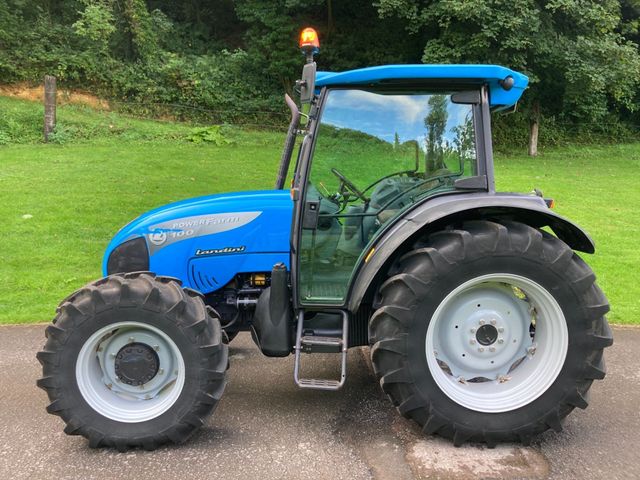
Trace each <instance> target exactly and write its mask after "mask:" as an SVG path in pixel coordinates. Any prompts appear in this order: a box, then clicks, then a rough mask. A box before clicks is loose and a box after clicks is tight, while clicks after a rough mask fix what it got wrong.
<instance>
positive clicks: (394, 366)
mask: <svg viewBox="0 0 640 480" xmlns="http://www.w3.org/2000/svg"><path fill="white" fill-rule="evenodd" d="M378 295H379V296H378V305H377V306H378V307H379V308H378V309H377V310H376V312H375V313H374V315H373V317H372V319H371V322H370V339H371V343H372V345H373V348H372V351H371V355H372V362H373V366H374V370H375V372H376V374H377V376H378V378H379V380H380V384H381V386H382V388H383V390H384V391H385V392H386V393H387V394H388V395H389V397H390V399H391V401H392V402H393V403H394V405H396V406H397V407H398V409H399V411H400V412H401V413H402V414H403V415H404V416H406V417H408V418H412V419H413V420H415V421H416V422H418V423H419V424H420V425H421V426H422V427H423V431H424V432H425V433H427V434H436V433H437V434H439V435H442V436H444V437H447V438H451V439H453V442H454V444H455V445H460V444H462V443H463V442H465V441H477V442H486V443H487V444H488V445H489V446H494V445H495V444H496V443H497V442H502V441H518V440H519V441H521V442H523V443H525V444H528V443H529V442H530V441H531V439H532V438H533V437H534V436H535V435H537V434H539V433H541V432H543V431H545V430H547V429H549V428H553V429H554V430H556V431H560V430H561V429H562V425H561V421H562V419H564V417H566V416H567V415H568V414H569V413H570V412H571V411H572V410H573V408H574V407H580V408H586V406H587V398H588V397H587V394H588V390H589V388H590V386H591V384H592V382H593V380H594V379H602V378H604V375H605V365H604V359H603V348H605V347H607V346H609V345H611V344H612V341H613V340H612V335H611V330H610V328H609V326H608V324H607V321H606V319H605V318H604V315H605V314H606V312H607V311H608V310H609V305H608V303H607V300H606V298H605V297H604V295H603V294H602V292H601V290H600V289H599V288H598V287H597V285H596V284H595V275H594V274H593V272H592V271H591V269H590V268H589V267H588V266H587V265H586V264H585V263H584V262H583V261H582V259H581V258H580V257H579V256H577V255H576V254H575V253H573V251H572V250H571V249H570V248H569V247H568V246H567V245H566V244H564V243H563V242H562V241H560V240H559V239H557V238H556V237H554V236H552V235H550V234H548V233H546V232H544V231H540V230H537V229H534V228H531V227H529V226H526V225H524V224H520V223H515V222H504V223H502V224H498V223H494V222H489V221H475V222H468V223H465V224H464V225H462V227H461V228H460V229H452V230H446V231H442V232H438V233H434V234H432V235H430V236H428V237H427V238H426V239H425V240H424V241H423V242H420V243H419V244H417V245H415V248H414V249H413V250H411V251H410V252H408V253H407V254H405V255H404V256H402V257H401V258H400V259H399V260H398V261H397V262H396V263H395V265H394V266H393V267H392V269H391V271H390V272H389V278H388V279H387V280H386V281H385V282H384V283H383V284H382V286H381V287H380V289H379V294H378Z"/></svg>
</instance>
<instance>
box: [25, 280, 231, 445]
mask: <svg viewBox="0 0 640 480" xmlns="http://www.w3.org/2000/svg"><path fill="white" fill-rule="evenodd" d="M46 336H47V342H46V344H45V347H44V349H43V351H41V352H39V353H38V355H37V357H38V360H39V361H40V363H41V364H42V366H43V378H41V379H40V380H38V386H39V387H41V388H43V389H44V390H45V391H46V392H47V394H48V396H49V399H50V400H51V403H50V405H49V406H48V407H47V411H48V412H49V413H52V414H54V415H59V416H60V417H62V419H63V420H64V421H65V423H66V428H65V430H64V431H65V433H67V434H69V435H82V436H84V437H86V438H87V439H88V440H89V445H90V446H91V447H100V446H107V447H115V448H117V449H118V450H120V451H125V450H127V449H129V448H132V447H142V448H145V449H147V450H153V449H155V448H157V447H158V446H160V445H162V444H164V443H169V442H173V443H181V442H184V441H185V440H186V439H187V438H189V436H190V435H191V434H192V433H193V432H194V431H195V430H196V429H197V428H198V427H200V426H201V425H203V423H204V420H205V419H206V418H207V417H208V416H209V415H210V414H211V413H212V412H213V410H214V409H215V407H216V406H217V404H218V400H219V399H220V397H221V396H222V393H223V390H224V387H225V382H226V380H225V372H226V368H227V364H228V363H227V362H228V348H227V345H226V344H225V342H224V340H223V339H224V334H223V332H222V329H221V328H220V322H219V319H218V316H217V314H216V313H215V311H214V310H213V309H211V308H208V307H205V305H204V303H203V301H202V298H201V296H200V294H198V293H197V292H195V291H193V290H189V289H183V288H181V286H180V283H179V281H178V280H176V279H172V278H167V277H157V276H155V275H154V274H152V273H140V272H138V273H127V274H118V275H112V276H109V277H106V278H103V279H101V280H98V281H96V282H93V283H91V284H90V285H88V286H87V287H84V288H82V289H81V290H79V291H77V292H76V293H74V294H72V295H71V296H70V297H68V298H67V299H66V300H64V301H63V302H62V304H61V305H60V307H59V308H58V313H57V315H56V318H55V319H54V320H53V325H50V326H49V327H47V330H46Z"/></svg>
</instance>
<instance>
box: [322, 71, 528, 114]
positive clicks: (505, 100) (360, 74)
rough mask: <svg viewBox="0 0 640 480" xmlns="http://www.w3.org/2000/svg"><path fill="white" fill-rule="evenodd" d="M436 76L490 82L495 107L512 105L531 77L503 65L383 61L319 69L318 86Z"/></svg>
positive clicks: (453, 80) (402, 81)
mask: <svg viewBox="0 0 640 480" xmlns="http://www.w3.org/2000/svg"><path fill="white" fill-rule="evenodd" d="M507 77H512V78H513V87H512V88H511V89H509V90H505V89H504V88H503V87H502V85H501V84H500V82H501V81H502V80H504V79H506V78H507ZM429 80H433V81H435V82H437V83H438V84H442V83H443V82H445V84H446V83H449V82H450V83H451V84H456V85H459V84H465V85H466V84H471V85H482V84H487V85H488V86H489V104H490V105H491V107H492V108H498V109H503V108H508V107H510V106H512V105H514V104H515V103H516V102H517V101H518V100H519V99H520V97H521V96H522V92H524V90H525V88H527V84H528V83H529V78H528V77H527V76H526V75H523V74H521V73H518V72H516V71H514V70H511V69H509V68H506V67H501V66H499V65H383V66H380V67H368V68H360V69H358V70H348V71H346V72H318V73H317V74H316V88H322V87H334V86H354V85H368V86H374V85H380V84H384V85H393V84H406V83H408V82H409V81H412V82H411V83H423V82H425V83H426V82H428V81H429Z"/></svg>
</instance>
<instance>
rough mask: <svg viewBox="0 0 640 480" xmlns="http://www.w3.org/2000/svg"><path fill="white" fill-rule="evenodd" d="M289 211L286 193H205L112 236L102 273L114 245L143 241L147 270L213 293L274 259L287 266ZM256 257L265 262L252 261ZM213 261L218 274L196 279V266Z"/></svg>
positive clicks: (156, 211)
mask: <svg viewBox="0 0 640 480" xmlns="http://www.w3.org/2000/svg"><path fill="white" fill-rule="evenodd" d="M292 210H293V202H292V201H291V197H290V194H289V192H288V191H287V190H268V191H253V192H235V193H224V194H219V195H208V196H205V197H198V198H193V199H188V200H182V201H179V202H176V203H171V204H168V205H165V206H163V207H160V208H156V209H154V210H151V211H149V212H147V213H144V214H142V215H141V216H139V217H138V218H136V219H135V220H133V221H132V222H130V223H129V224H127V225H126V226H125V227H123V228H122V229H121V230H120V231H119V232H118V233H117V234H116V236H115V237H114V238H113V240H112V241H111V243H110V244H109V246H108V247H107V250H106V252H105V256H104V261H103V270H104V274H105V275H107V274H109V273H113V272H108V261H109V257H110V255H111V254H112V252H114V250H117V247H118V246H120V245H121V244H123V243H125V242H128V241H130V240H133V239H136V238H143V239H144V244H143V243H142V242H141V241H138V243H139V244H140V245H145V244H146V248H147V251H148V255H149V270H150V271H152V272H155V273H157V274H160V275H169V276H174V277H178V278H181V279H185V278H190V277H191V278H193V276H194V275H196V278H195V279H197V280H198V281H196V282H189V283H191V284H192V285H187V286H192V287H193V288H198V289H199V290H201V291H205V293H206V290H215V289H216V288H213V287H220V286H223V285H224V284H226V283H227V282H228V281H229V280H230V279H231V278H233V276H234V275H235V274H237V273H242V272H243V271H248V272H252V271H262V269H265V270H266V271H270V270H271V267H272V266H273V264H274V263H277V261H282V262H283V263H285V264H286V265H288V263H289V237H290V231H291V218H292ZM115 254H118V252H115ZM256 254H262V255H257V256H256ZM223 258H224V259H226V260H225V261H224V262H220V259H223ZM249 258H251V261H249V262H248V263H251V265H247V266H246V268H247V270H244V266H243V265H239V263H242V262H244V263H247V262H246V261H247V260H248V259H249ZM258 258H260V259H261V260H264V261H263V262H261V261H257V262H256V260H257V259H258ZM196 260H199V261H198V262H197V261H196ZM213 260H215V262H214V263H218V264H220V265H218V267H220V268H219V271H218V272H217V275H216V276H215V278H213V279H212V278H206V279H202V281H200V279H198V278H197V271H196V270H197V269H196V266H197V265H200V264H201V263H202V264H204V263H206V262H208V263H211V262H212V261H213ZM274 260H276V261H274ZM272 262H273V263H272ZM263 263H264V265H263ZM222 264H224V268H222V267H223V265H222ZM267 267H268V268H267ZM210 269H211V265H208V268H207V270H210ZM209 276H210V275H209ZM203 286H206V287H207V288H203ZM209 287H211V288H209Z"/></svg>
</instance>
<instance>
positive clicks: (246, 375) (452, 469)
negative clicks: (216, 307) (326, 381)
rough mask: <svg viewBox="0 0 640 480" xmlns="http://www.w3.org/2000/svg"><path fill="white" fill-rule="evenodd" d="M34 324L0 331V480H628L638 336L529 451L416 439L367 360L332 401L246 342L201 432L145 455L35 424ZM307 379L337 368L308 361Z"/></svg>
mask: <svg viewBox="0 0 640 480" xmlns="http://www.w3.org/2000/svg"><path fill="white" fill-rule="evenodd" d="M43 333H44V326H43V325H35V326H5V327H0V479H3V480H5V479H6V480H9V479H49V478H51V479H67V478H68V479H76V478H78V479H100V480H108V479H113V478H117V479H119V480H125V479H136V480H144V479H158V478H161V479H162V478H176V479H180V480H186V479H192V478H193V479H196V478H197V479H205V478H223V479H243V480H246V479H264V480H267V479H282V478H286V479H298V478H300V479H303V478H304V479H332V480H334V479H361V478H362V479H365V478H381V479H394V480H396V479H398V480H400V479H410V478H421V479H427V478H428V479H432V478H433V479H471V478H473V479H477V478H499V479H516V478H517V479H545V478H552V479H563V480H569V479H584V478H588V479H607V480H615V479H634V478H638V479H640V459H639V456H638V454H639V449H640V414H639V413H638V408H639V404H640V360H639V359H638V356H639V355H640V329H638V328H622V327H621V328H615V329H614V334H615V345H614V346H613V347H612V348H610V349H608V350H607V354H608V355H607V366H608V375H607V378H606V380H604V381H602V382H596V384H594V387H593V388H592V395H591V406H590V407H589V408H588V409H587V410H585V411H581V410H580V411H578V410H576V411H574V413H573V414H572V415H570V416H569V418H568V419H567V421H566V423H565V430H564V431H563V432H562V433H559V434H556V433H546V434H545V435H543V436H542V437H541V438H539V439H538V440H537V441H536V442H535V444H534V445H533V446H531V447H522V446H519V445H502V446H499V447H498V448H495V449H487V448H485V447H483V446H479V445H466V446H464V447H462V448H454V447H453V446H451V444H450V443H449V442H448V441H446V440H442V439H439V438H436V437H427V438H424V437H422V436H421V435H420V432H419V429H418V428H416V427H415V426H414V425H413V424H412V423H411V422H409V421H406V420H404V419H403V418H401V417H400V416H399V415H398V414H397V413H396V412H395V410H394V409H393V408H392V407H391V404H390V403H389V402H388V401H387V399H386V398H385V397H384V396H383V395H382V394H381V392H380V389H379V387H378V386H377V384H376V382H375V380H374V378H373V377H372V374H371V372H370V369H369V367H368V364H367V361H366V355H367V354H368V351H367V350H366V349H355V350H352V351H350V354H349V373H348V377H347V384H346V386H345V388H344V389H343V390H342V391H340V392H315V391H303V390H299V389H297V388H296V387H295V386H294V385H293V379H292V370H293V359H292V358H285V359H267V358H265V357H263V356H262V355H261V354H260V352H259V351H258V350H257V349H256V348H255V347H254V346H253V343H252V342H251V339H250V337H249V336H248V335H246V334H241V335H240V336H239V337H238V338H237V339H236V340H234V341H233V343H232V344H231V355H232V356H231V370H230V380H229V386H228V388H227V391H226V393H225V395H224V397H223V399H222V401H221V403H220V406H219V408H218V410H217V411H216V413H215V415H214V416H213V417H212V418H211V419H210V420H209V422H208V424H207V426H206V428H203V429H202V430H200V431H199V433H197V434H196V435H195V436H194V437H193V438H192V439H191V440H190V441H189V442H188V443H187V444H185V445H182V446H171V447H164V448H161V449H159V450H157V451H155V452H144V451H133V452H129V453H124V454H122V453H117V452H115V451H111V450H105V449H100V450H91V449H89V448H88V446H87V443H86V441H85V440H84V439H83V438H80V437H68V436H66V435H64V433H63V432H62V428H63V424H62V421H61V420H60V419H59V418H57V417H54V416H51V415H48V414H46V412H45V410H44V408H45V405H46V402H47V401H46V395H45V393H44V392H43V391H41V390H39V389H37V388H36V386H35V381H36V378H37V377H38V376H39V374H40V365H39V364H38V362H37V361H36V360H35V353H36V351H37V350H38V349H39V348H40V347H41V346H42V344H43V341H44V338H43ZM303 360H307V362H306V364H305V365H306V367H307V368H308V370H310V371H312V372H313V373H315V374H331V373H333V372H335V371H336V369H337V368H338V364H337V361H336V359H335V358H334V357H332V356H328V357H324V356H319V355H318V356H309V357H303Z"/></svg>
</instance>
